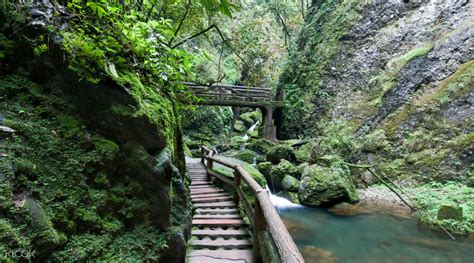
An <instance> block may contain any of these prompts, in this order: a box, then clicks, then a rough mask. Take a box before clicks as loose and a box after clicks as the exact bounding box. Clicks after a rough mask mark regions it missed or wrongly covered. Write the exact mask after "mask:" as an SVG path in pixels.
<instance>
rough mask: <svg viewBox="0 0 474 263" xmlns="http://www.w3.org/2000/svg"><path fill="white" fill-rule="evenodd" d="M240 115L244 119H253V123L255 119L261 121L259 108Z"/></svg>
mask: <svg viewBox="0 0 474 263" xmlns="http://www.w3.org/2000/svg"><path fill="white" fill-rule="evenodd" d="M240 117H241V118H245V119H248V118H250V119H252V120H253V122H254V123H255V122H257V121H262V113H261V112H260V111H259V110H255V111H251V112H246V113H244V114H241V115H240Z"/></svg>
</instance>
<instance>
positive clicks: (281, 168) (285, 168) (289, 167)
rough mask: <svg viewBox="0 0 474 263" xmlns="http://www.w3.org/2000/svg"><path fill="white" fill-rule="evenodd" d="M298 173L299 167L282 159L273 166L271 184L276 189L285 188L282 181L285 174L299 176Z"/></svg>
mask: <svg viewBox="0 0 474 263" xmlns="http://www.w3.org/2000/svg"><path fill="white" fill-rule="evenodd" d="M298 175H299V174H298V169H296V167H295V166H294V165H293V164H292V163H290V162H288V161H287V160H281V162H280V163H279V164H278V165H276V166H272V170H271V172H270V179H271V186H272V188H273V189H274V190H280V189H283V185H282V181H283V178H285V176H292V177H298Z"/></svg>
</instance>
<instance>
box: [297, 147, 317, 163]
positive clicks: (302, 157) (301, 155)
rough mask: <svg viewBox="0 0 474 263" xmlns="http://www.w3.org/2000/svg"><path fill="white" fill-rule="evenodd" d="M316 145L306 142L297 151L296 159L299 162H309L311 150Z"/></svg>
mask: <svg viewBox="0 0 474 263" xmlns="http://www.w3.org/2000/svg"><path fill="white" fill-rule="evenodd" d="M313 147H314V144H313V143H311V142H309V143H307V144H304V145H302V146H300V147H299V148H298V150H296V152H295V157H296V160H298V161H299V162H302V163H303V162H307V161H308V159H309V156H310V155H311V151H312V149H313Z"/></svg>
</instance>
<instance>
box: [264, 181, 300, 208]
mask: <svg viewBox="0 0 474 263" xmlns="http://www.w3.org/2000/svg"><path fill="white" fill-rule="evenodd" d="M266 190H267V192H268V194H269V195H270V201H271V202H272V204H273V206H275V207H276V208H277V210H280V209H289V208H303V207H304V206H302V205H298V204H294V203H292V202H290V201H289V200H288V199H286V198H283V197H279V196H276V195H274V194H272V192H271V191H270V188H269V187H268V185H267V187H266Z"/></svg>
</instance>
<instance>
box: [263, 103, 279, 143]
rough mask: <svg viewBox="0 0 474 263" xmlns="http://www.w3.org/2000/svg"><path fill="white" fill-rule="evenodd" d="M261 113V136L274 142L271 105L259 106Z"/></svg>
mask: <svg viewBox="0 0 474 263" xmlns="http://www.w3.org/2000/svg"><path fill="white" fill-rule="evenodd" d="M261 111H262V113H263V114H262V115H263V138H264V139H267V140H270V141H273V142H276V141H277V138H276V126H275V124H273V107H272V106H265V107H263V108H261Z"/></svg>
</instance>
